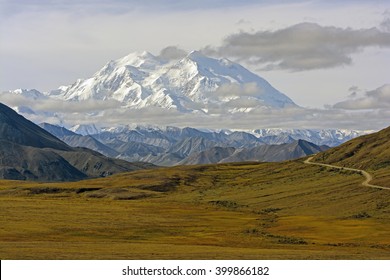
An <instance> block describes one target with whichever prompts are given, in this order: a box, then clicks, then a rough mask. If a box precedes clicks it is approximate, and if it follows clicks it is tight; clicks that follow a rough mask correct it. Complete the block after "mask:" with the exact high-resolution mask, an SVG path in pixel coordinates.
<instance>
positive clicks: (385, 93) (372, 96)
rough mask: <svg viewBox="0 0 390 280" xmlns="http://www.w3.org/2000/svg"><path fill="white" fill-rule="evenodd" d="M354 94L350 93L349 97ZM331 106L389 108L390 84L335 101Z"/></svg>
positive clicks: (353, 108) (341, 107) (337, 107)
mask: <svg viewBox="0 0 390 280" xmlns="http://www.w3.org/2000/svg"><path fill="white" fill-rule="evenodd" d="M356 96H357V95H352V96H350V97H352V98H353V97H356ZM333 107H334V108H336V109H346V110H369V109H389V110H390V84H386V85H383V86H381V87H379V88H377V89H375V90H371V91H367V92H366V93H365V95H364V96H363V97H360V98H354V99H350V100H346V101H342V102H339V103H336V104H335V105H334V106H333Z"/></svg>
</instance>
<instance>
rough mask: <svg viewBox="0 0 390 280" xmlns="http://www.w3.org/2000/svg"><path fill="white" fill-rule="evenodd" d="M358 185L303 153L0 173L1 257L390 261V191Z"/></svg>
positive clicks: (384, 179)
mask: <svg viewBox="0 0 390 280" xmlns="http://www.w3.org/2000/svg"><path fill="white" fill-rule="evenodd" d="M385 171H386V170H385ZM385 171H384V169H382V171H378V172H377V173H376V174H375V173H374V175H375V176H378V177H377V180H378V183H379V182H381V183H388V182H389V181H390V180H389V179H390V176H389V175H386V174H390V172H387V173H386V172H385ZM387 171H389V170H387ZM361 181H362V177H361V176H360V175H358V174H354V173H348V172H342V171H340V170H329V169H327V168H321V167H318V166H308V165H304V164H303V163H302V162H299V161H296V162H285V163H241V164H224V165H205V166H186V167H175V168H163V169H158V170H145V171H137V172H132V173H127V174H119V175H116V176H112V177H110V178H105V179H96V180H87V181H80V182H74V183H51V184H48V183H30V182H17V181H0V213H1V216H0V258H1V259H389V258H390V240H389V238H388V232H390V203H389V201H390V192H389V191H385V190H377V189H371V188H364V187H362V186H361ZM375 183H376V182H375Z"/></svg>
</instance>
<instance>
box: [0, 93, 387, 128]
mask: <svg viewBox="0 0 390 280" xmlns="http://www.w3.org/2000/svg"><path fill="white" fill-rule="evenodd" d="M367 94H371V95H379V96H380V97H379V98H385V99H386V98H387V94H386V93H375V94H374V91H372V92H370V93H367ZM1 101H2V100H1ZM19 101H20V102H23V100H19ZM23 104H28V106H31V107H32V109H33V110H34V111H35V112H36V113H37V114H36V115H35V114H30V113H28V112H27V111H26V113H24V115H25V116H26V117H27V118H28V119H30V120H33V121H34V122H36V123H39V122H43V121H46V122H51V123H55V124H61V125H65V126H68V127H70V126H72V125H74V124H88V123H91V122H92V123H95V124H99V126H101V127H102V126H118V125H126V124H131V123H137V124H153V125H161V126H167V125H173V126H179V127H185V126H190V127H198V128H214V129H221V128H229V129H254V128H268V127H280V128H346V129H381V128H383V127H387V126H388V125H389V123H388V120H389V119H390V108H381V109H378V110H363V111H355V110H344V109H339V108H334V107H333V108H329V109H326V110H321V109H306V108H285V109H270V108H260V107H256V108H255V109H254V110H252V111H250V112H249V113H240V112H238V113H234V114H231V113H230V114H227V113H226V112H227V111H228V110H229V107H221V106H219V107H218V106H216V107H215V108H212V109H213V110H210V112H209V114H208V115H207V114H204V113H202V112H195V113H190V114H183V113H180V112H178V111H176V110H168V109H163V108H158V107H150V108H144V109H129V108H123V107H115V106H114V105H115V104H112V106H108V107H106V108H104V109H103V106H102V105H101V104H100V103H96V104H90V103H81V105H80V107H85V106H89V108H87V109H84V110H82V109H81V108H80V107H77V108H74V107H73V105H75V104H73V103H70V104H69V103H68V104H63V105H59V104H56V106H57V107H52V108H51V110H52V111H51V113H50V112H49V114H45V115H43V114H40V112H39V109H43V108H45V107H46V106H49V105H54V104H50V103H47V104H46V105H45V106H32V105H33V104H31V102H30V103H21V104H19V105H23ZM15 105H18V104H15ZM34 105H35V104H34ZM61 106H62V107H61ZM98 108H100V109H101V110H97V109H98ZM56 110H58V111H56ZM93 110H95V111H93ZM41 113H42V112H41ZM62 121H63V122H62Z"/></svg>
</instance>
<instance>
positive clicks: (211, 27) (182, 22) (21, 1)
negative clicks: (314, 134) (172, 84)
mask: <svg viewBox="0 0 390 280" xmlns="http://www.w3.org/2000/svg"><path fill="white" fill-rule="evenodd" d="M167 47H171V49H174V50H177V51H178V52H179V53H182V52H183V51H185V52H189V51H191V50H201V51H202V52H204V53H205V54H207V55H210V56H214V57H227V58H229V59H231V60H234V61H236V62H239V63H241V64H242V65H244V66H245V67H247V68H248V69H250V70H251V71H253V72H255V73H256V74H258V75H260V76H261V77H263V78H265V79H266V80H267V81H269V82H270V83H271V84H272V85H273V86H274V87H275V88H277V89H278V90H279V91H281V92H283V93H285V94H286V95H287V96H289V97H290V98H291V99H293V100H294V102H295V103H296V104H298V105H300V106H302V107H304V108H306V109H307V110H308V111H309V110H311V111H310V112H311V114H314V115H315V116H322V117H321V118H326V121H325V120H323V121H324V123H327V126H333V127H336V126H339V125H340V123H339V122H341V121H344V122H345V118H346V116H348V118H352V119H355V121H351V120H350V121H349V122H348V124H343V125H344V127H348V128H356V129H358V128H362V129H369V128H373V129H379V128H381V127H384V126H386V120H388V116H389V115H390V89H389V86H387V85H388V84H390V75H389V74H388V73H390V1H388V0H370V1H369V0H354V1H352V0H344V1H336V0H327V1H320V0H292V1H288V0H284V1H271V0H259V1H254V0H241V1H238V0H236V1H233V0H214V1H213V0H207V1H206V0H197V1H181V0H167V1H161V0H144V1H136V0H127V1H125V0H83V1H81V0H80V1H73V0H68V1H64V0H0V91H6V90H12V89H16V88H29V89H32V88H35V89H37V90H39V91H49V90H52V89H56V88H58V87H59V86H61V85H68V84H72V83H74V82H75V81H76V80H77V79H78V78H88V77H90V76H92V75H93V74H94V73H95V72H96V71H98V70H99V69H100V68H101V67H102V66H103V65H105V64H106V63H107V62H108V61H109V60H112V59H117V58H120V57H122V56H124V55H126V54H128V53H130V52H134V51H143V50H146V51H149V52H151V53H153V54H156V55H158V54H160V52H161V51H162V50H164V49H166V48H167ZM173 55H174V54H173ZM308 111H306V112H308ZM343 113H344V114H345V115H344V117H343V118H342V117H340V119H334V118H335V116H339V115H340V116H341V115H342V114H343ZM288 114H291V112H289V113H288ZM288 114H287V115H288ZM300 114H301V115H300V116H299V118H303V119H305V118H307V116H306V115H305V114H303V113H300ZM309 115H310V114H309ZM363 116H364V117H363ZM276 119H277V116H275V120H274V119H272V120H270V121H275V122H276ZM284 119H285V118H284ZM329 119H334V120H333V121H332V122H330V123H328V121H329ZM278 120H280V119H278ZM276 123H277V122H276ZM320 124H321V119H320V117H317V119H316V122H315V123H312V124H308V123H302V124H301V123H297V124H296V125H295V126H297V125H306V126H309V125H310V126H315V125H316V126H320ZM275 125H276V124H275ZM286 125H290V124H286ZM291 125H293V124H291Z"/></svg>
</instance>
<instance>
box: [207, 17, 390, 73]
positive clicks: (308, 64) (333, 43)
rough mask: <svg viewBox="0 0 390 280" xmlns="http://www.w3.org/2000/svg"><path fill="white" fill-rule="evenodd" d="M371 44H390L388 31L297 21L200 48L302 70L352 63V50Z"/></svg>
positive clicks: (270, 67)
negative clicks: (215, 46)
mask: <svg viewBox="0 0 390 280" xmlns="http://www.w3.org/2000/svg"><path fill="white" fill-rule="evenodd" d="M372 46H377V47H384V48H390V33H388V32H382V31H380V30H379V29H377V28H371V29H351V28H346V29H344V28H339V27H333V26H321V25H318V24H315V23H300V24H297V25H293V26H290V27H287V28H285V29H280V30H276V31H259V32H257V33H247V32H240V33H236V34H233V35H230V36H228V37H227V38H226V39H225V40H224V41H223V44H222V46H221V47H218V48H215V49H213V48H210V47H207V48H205V49H204V50H203V51H204V52H206V53H209V54H214V55H222V56H230V57H235V58H237V59H238V60H241V61H245V62H248V63H251V64H260V65H263V68H264V69H266V70H273V69H289V70H294V71H303V70H311V69H320V68H331V67H336V66H341V65H348V64H351V63H352V58H351V55H352V54H354V53H357V52H359V51H362V50H363V49H364V48H367V47H372Z"/></svg>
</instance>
